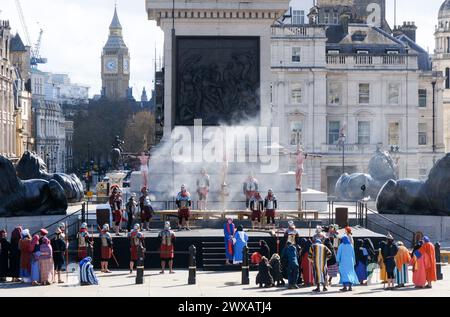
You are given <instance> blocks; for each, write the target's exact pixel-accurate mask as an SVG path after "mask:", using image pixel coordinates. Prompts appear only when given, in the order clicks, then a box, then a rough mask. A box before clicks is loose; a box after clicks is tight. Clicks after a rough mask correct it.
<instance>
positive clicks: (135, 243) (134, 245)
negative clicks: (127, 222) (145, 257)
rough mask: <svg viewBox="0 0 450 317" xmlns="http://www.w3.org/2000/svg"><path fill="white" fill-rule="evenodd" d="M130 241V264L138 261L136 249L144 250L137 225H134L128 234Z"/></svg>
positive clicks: (142, 237)
mask: <svg viewBox="0 0 450 317" xmlns="http://www.w3.org/2000/svg"><path fill="white" fill-rule="evenodd" d="M128 238H129V239H130V253H131V262H133V261H137V260H138V248H139V247H140V246H142V247H143V248H145V242H144V235H143V234H142V232H141V227H140V226H139V224H135V225H134V228H133V230H131V232H130V233H129V234H128Z"/></svg>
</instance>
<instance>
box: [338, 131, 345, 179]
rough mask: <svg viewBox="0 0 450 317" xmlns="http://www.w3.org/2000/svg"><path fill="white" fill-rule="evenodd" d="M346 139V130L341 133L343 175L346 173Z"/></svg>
mask: <svg viewBox="0 0 450 317" xmlns="http://www.w3.org/2000/svg"><path fill="white" fill-rule="evenodd" d="M345 139H346V136H345V134H344V132H341V133H340V135H339V144H340V145H341V146H342V175H343V174H345Z"/></svg>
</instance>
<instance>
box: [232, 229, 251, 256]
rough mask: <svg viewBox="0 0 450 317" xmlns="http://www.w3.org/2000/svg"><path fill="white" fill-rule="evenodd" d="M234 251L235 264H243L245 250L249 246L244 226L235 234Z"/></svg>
mask: <svg viewBox="0 0 450 317" xmlns="http://www.w3.org/2000/svg"><path fill="white" fill-rule="evenodd" d="M233 242H234V250H233V252H234V253H233V263H234V264H241V263H242V261H243V254H242V252H243V250H244V247H246V246H247V242H248V235H247V234H246V233H245V232H244V228H243V227H242V226H238V228H237V231H236V233H235V234H234V240H233Z"/></svg>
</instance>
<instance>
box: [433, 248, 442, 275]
mask: <svg viewBox="0 0 450 317" xmlns="http://www.w3.org/2000/svg"><path fill="white" fill-rule="evenodd" d="M434 249H435V252H436V276H437V279H438V281H442V280H443V279H444V276H443V275H442V263H441V244H440V243H439V242H436V244H435V245H434Z"/></svg>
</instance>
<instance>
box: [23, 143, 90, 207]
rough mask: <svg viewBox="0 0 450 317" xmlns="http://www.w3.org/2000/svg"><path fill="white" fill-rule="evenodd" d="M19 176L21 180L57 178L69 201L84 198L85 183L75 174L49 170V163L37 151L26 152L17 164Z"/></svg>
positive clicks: (74, 201)
mask: <svg viewBox="0 0 450 317" xmlns="http://www.w3.org/2000/svg"><path fill="white" fill-rule="evenodd" d="M16 171H17V176H18V177H19V178H20V179H21V180H30V179H44V180H46V181H50V180H55V181H56V182H58V184H59V185H61V187H62V188H63V189H64V192H65V195H66V198H67V201H68V202H69V203H77V202H80V201H81V200H82V199H83V196H84V191H83V184H82V183H81V181H80V179H79V178H78V177H77V176H76V175H75V174H71V175H68V174H63V173H55V174H51V173H48V172H47V165H46V164H45V163H44V161H43V160H42V159H41V158H40V157H39V156H38V155H37V154H35V153H32V152H28V151H27V152H25V153H24V154H23V155H22V158H21V159H20V161H19V163H18V164H17V166H16Z"/></svg>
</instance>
